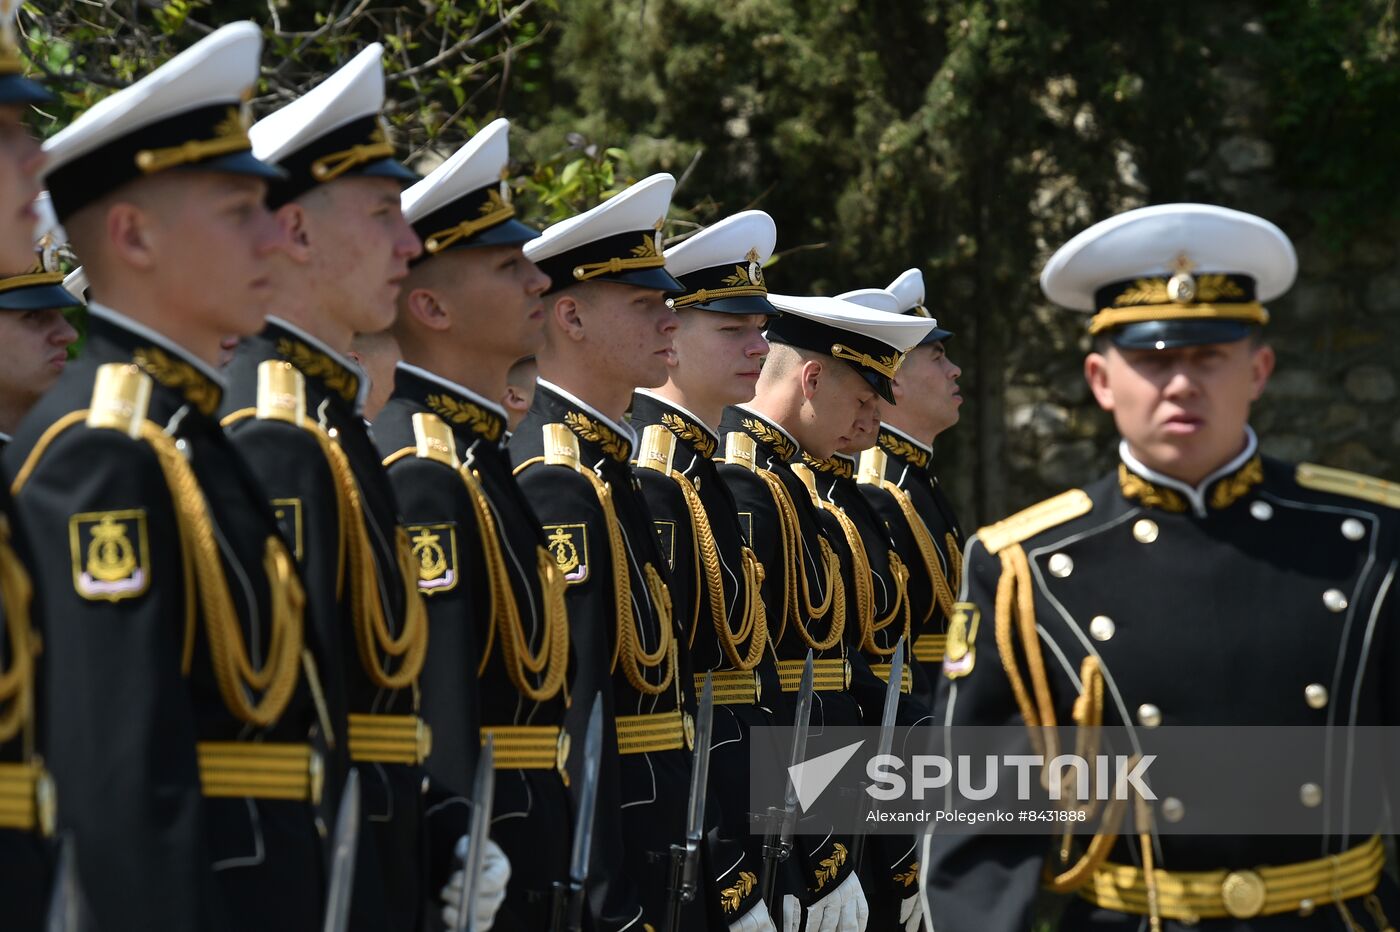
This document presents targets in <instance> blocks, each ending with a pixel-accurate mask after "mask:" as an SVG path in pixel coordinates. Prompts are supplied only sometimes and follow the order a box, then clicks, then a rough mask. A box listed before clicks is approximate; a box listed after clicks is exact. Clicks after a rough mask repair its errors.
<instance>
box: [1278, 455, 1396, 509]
mask: <svg viewBox="0 0 1400 932" xmlns="http://www.w3.org/2000/svg"><path fill="white" fill-rule="evenodd" d="M1294 479H1295V480H1296V481H1297V483H1298V484H1299V485H1301V486H1302V487H1303V488H1305V489H1316V490H1317V491H1319V492H1331V493H1333V494H1334V495H1345V496H1346V497H1348V498H1359V499H1363V500H1364V501H1368V502H1375V503H1376V504H1377V505H1385V506H1386V507H1387V508H1400V485H1398V484H1396V483H1394V482H1387V481H1385V480H1384V479H1376V478H1373V477H1371V476H1363V475H1362V474H1361V473H1359V472H1348V471H1347V470H1345V469H1333V468H1332V467H1330V466H1319V465H1317V464H1316V463H1299V464H1298V471H1297V473H1296V474H1295V475H1294Z"/></svg>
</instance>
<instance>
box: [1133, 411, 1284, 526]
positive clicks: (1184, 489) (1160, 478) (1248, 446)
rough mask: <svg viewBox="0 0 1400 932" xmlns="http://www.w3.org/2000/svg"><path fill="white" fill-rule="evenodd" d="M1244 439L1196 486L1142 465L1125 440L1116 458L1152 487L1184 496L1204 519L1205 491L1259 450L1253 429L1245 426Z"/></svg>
mask: <svg viewBox="0 0 1400 932" xmlns="http://www.w3.org/2000/svg"><path fill="white" fill-rule="evenodd" d="M1244 437H1245V444H1244V450H1243V451H1242V452H1241V453H1240V454H1239V455H1238V456H1236V457H1235V458H1234V459H1232V460H1230V461H1229V462H1228V463H1226V464H1225V465H1224V466H1221V467H1220V468H1219V469H1217V470H1215V471H1214V472H1212V473H1211V474H1210V475H1208V476H1206V477H1205V478H1204V479H1202V480H1201V482H1200V484H1199V485H1196V486H1191V485H1187V484H1186V483H1185V482H1182V481H1181V480H1180V479H1173V478H1172V477H1171V476H1167V475H1163V474H1162V473H1159V472H1157V471H1156V470H1155V469H1150V468H1149V467H1147V466H1145V465H1143V463H1142V461H1141V460H1139V459H1138V458H1137V457H1136V456H1133V454H1132V452H1131V451H1129V449H1128V441H1126V440H1121V441H1119V443H1118V456H1119V457H1120V458H1121V459H1122V460H1123V465H1125V466H1127V467H1128V468H1129V469H1131V470H1132V471H1133V472H1135V473H1137V474H1138V475H1139V476H1141V477H1142V478H1144V479H1146V480H1147V481H1148V482H1151V483H1152V484H1154V485H1163V486H1166V487H1167V488H1169V489H1174V490H1175V491H1177V492H1180V493H1181V494H1182V495H1184V496H1186V500H1187V501H1188V502H1190V503H1191V510H1192V512H1194V513H1195V515H1196V516H1197V517H1198V518H1204V517H1205V515H1206V492H1207V490H1209V489H1210V487H1211V485H1212V484H1214V483H1215V481H1216V480H1218V479H1220V478H1222V477H1223V476H1228V475H1229V474H1230V473H1232V472H1235V471H1236V470H1238V469H1239V468H1240V467H1241V466H1243V465H1244V464H1245V463H1247V462H1249V459H1250V457H1252V456H1253V455H1254V454H1255V453H1256V452H1257V451H1258V449H1259V438H1258V437H1257V436H1256V435H1255V433H1254V428H1252V427H1250V426H1249V425H1247V424H1246V425H1245V428H1244Z"/></svg>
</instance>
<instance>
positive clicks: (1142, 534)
mask: <svg viewBox="0 0 1400 932" xmlns="http://www.w3.org/2000/svg"><path fill="white" fill-rule="evenodd" d="M1159 533H1161V532H1160V531H1159V530H1158V528H1157V522H1156V521H1153V520H1152V519H1151V518H1140V519H1138V520H1137V521H1134V522H1133V539H1134V540H1136V541H1137V542H1138V543H1139V544H1150V543H1152V542H1153V541H1154V540H1156V539H1157V535H1158V534H1159Z"/></svg>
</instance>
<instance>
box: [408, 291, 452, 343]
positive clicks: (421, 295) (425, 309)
mask: <svg viewBox="0 0 1400 932" xmlns="http://www.w3.org/2000/svg"><path fill="white" fill-rule="evenodd" d="M404 309H405V310H406V311H407V312H408V314H409V316H410V317H412V318H413V320H415V321H417V322H418V323H420V324H422V325H423V326H424V327H427V328H428V329H429V330H436V331H438V332H439V333H442V332H445V331H447V330H448V329H449V328H450V327H451V326H452V319H451V317H450V316H448V313H447V308H445V307H443V306H442V304H441V303H440V302H439V301H438V299H437V295H435V294H433V292H432V291H431V290H429V289H427V288H413V289H411V290H410V291H409V292H408V297H406V298H405V299H404Z"/></svg>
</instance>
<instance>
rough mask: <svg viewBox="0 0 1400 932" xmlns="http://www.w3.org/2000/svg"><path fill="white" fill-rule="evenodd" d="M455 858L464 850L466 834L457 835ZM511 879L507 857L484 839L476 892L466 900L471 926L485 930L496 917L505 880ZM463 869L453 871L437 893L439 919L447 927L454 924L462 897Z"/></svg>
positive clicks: (464, 876) (465, 878) (465, 850)
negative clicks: (470, 899)
mask: <svg viewBox="0 0 1400 932" xmlns="http://www.w3.org/2000/svg"><path fill="white" fill-rule="evenodd" d="M456 853H457V858H458V859H459V860H460V859H461V858H462V857H463V856H464V855H465V854H466V853H467V836H466V835H463V836H462V837H461V838H459V839H457V852H456ZM509 881H510V860H509V859H508V858H507V857H506V853H505V852H504V851H502V850H501V846H500V845H498V844H496V843H495V842H494V841H492V840H491V839H489V838H488V839H486V850H485V851H483V852H481V876H480V877H479V878H478V879H477V884H476V896H475V897H474V898H473V902H472V903H470V904H468V905H469V907H470V909H471V910H472V928H473V929H475V930H477V932H486V930H487V929H490V928H491V924H492V923H493V922H495V921H496V910H498V909H500V908H501V904H502V903H503V902H505V898H506V884H507V883H508V882H509ZM466 883H467V877H466V872H465V871H461V870H457V871H453V872H452V879H451V880H449V881H447V886H445V887H443V888H442V892H441V893H440V894H438V896H439V897H441V899H442V921H443V924H444V925H446V926H447V927H448V928H449V929H453V928H456V926H457V904H458V903H459V902H461V899H462V888H463V887H465V886H466Z"/></svg>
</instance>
